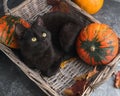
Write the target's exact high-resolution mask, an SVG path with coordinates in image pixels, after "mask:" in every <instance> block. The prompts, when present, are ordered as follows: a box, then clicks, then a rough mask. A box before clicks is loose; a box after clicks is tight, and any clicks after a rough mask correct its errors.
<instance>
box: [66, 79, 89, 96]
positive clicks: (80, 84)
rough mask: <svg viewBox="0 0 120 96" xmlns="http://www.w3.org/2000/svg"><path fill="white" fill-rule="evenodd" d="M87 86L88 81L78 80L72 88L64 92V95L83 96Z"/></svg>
mask: <svg viewBox="0 0 120 96" xmlns="http://www.w3.org/2000/svg"><path fill="white" fill-rule="evenodd" d="M87 85H88V82H87V80H85V79H81V80H77V81H76V82H75V83H74V84H73V85H72V86H71V87H69V88H67V89H65V90H64V94H66V95H67V96H81V95H82V93H83V92H84V90H85V89H86V87H87Z"/></svg>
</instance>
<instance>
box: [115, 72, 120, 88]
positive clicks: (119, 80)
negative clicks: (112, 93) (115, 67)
mask: <svg viewBox="0 0 120 96" xmlns="http://www.w3.org/2000/svg"><path fill="white" fill-rule="evenodd" d="M115 87H116V88H120V71H118V72H117V73H116V75H115Z"/></svg>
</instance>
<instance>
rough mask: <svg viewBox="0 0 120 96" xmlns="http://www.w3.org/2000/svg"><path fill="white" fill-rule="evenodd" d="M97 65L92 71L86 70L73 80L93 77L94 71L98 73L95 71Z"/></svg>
mask: <svg viewBox="0 0 120 96" xmlns="http://www.w3.org/2000/svg"><path fill="white" fill-rule="evenodd" d="M96 68H97V66H95V67H94V69H93V70H92V71H89V72H86V73H84V74H82V75H80V76H77V77H75V78H74V79H75V80H81V79H90V78H91V77H93V76H94V75H95V74H96V73H98V71H97V69H96Z"/></svg>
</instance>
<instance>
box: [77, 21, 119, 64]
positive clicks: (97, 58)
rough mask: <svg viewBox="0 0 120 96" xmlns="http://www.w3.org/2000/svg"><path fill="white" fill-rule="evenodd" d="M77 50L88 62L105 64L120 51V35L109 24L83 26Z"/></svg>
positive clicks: (78, 38)
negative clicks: (119, 39) (119, 36)
mask: <svg viewBox="0 0 120 96" xmlns="http://www.w3.org/2000/svg"><path fill="white" fill-rule="evenodd" d="M76 50H77V53H78V55H79V57H80V58H81V59H82V60H84V61H85V62H86V63H87V64H90V65H98V64H104V65H105V64H108V63H109V62H111V60H113V58H114V57H115V56H116V55H117V53H118V50H119V41H118V36H117V35H116V33H115V32H114V31H113V30H112V28H110V27H109V26H108V25H106V24H98V23H92V24H89V25H88V26H86V27H85V28H83V30H82V31H81V32H80V34H79V36H78V37H77V41H76Z"/></svg>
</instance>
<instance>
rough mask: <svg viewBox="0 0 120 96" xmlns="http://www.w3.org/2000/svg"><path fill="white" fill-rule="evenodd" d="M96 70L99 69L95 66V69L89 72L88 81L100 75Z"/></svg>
mask: <svg viewBox="0 0 120 96" xmlns="http://www.w3.org/2000/svg"><path fill="white" fill-rule="evenodd" d="M96 68H97V66H95V68H94V69H93V70H92V71H90V72H88V74H87V77H86V79H89V78H91V77H93V76H94V75H95V74H96V73H98V71H97V69H96Z"/></svg>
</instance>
